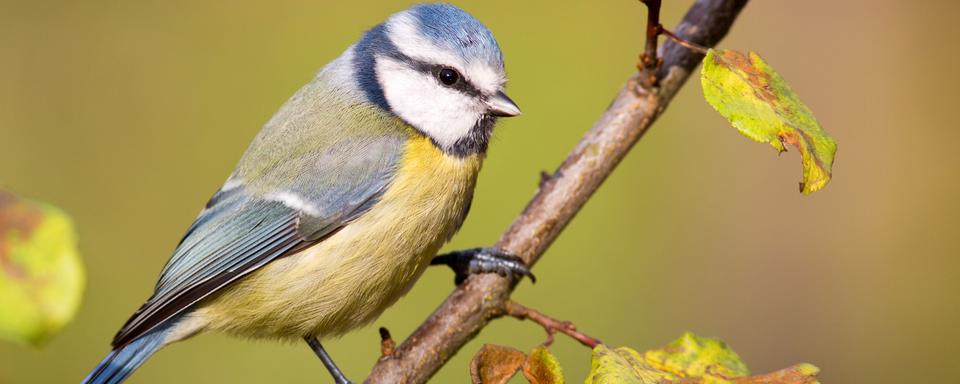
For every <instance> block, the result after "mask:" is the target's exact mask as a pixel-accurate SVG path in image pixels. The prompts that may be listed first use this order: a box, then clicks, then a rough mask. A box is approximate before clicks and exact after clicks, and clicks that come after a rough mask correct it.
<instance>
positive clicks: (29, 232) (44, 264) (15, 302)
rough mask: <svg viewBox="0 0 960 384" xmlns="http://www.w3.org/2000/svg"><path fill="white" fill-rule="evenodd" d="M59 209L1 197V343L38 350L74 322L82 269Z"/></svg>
mask: <svg viewBox="0 0 960 384" xmlns="http://www.w3.org/2000/svg"><path fill="white" fill-rule="evenodd" d="M75 238H76V237H75V234H74V229H73V223H72V222H71V221H70V218H69V217H67V215H66V214H64V213H63V212H62V211H60V210H59V209H56V208H54V207H53V206H50V205H47V204H41V203H35V202H31V201H27V200H23V199H19V198H17V197H16V196H14V195H13V194H10V193H6V192H3V191H0V338H2V339H6V340H11V341H15V342H20V343H29V344H33V345H40V344H42V343H43V342H44V341H46V340H47V339H49V338H50V337H51V336H52V335H54V334H55V333H57V332H58V331H60V329H61V328H63V326H64V325H66V324H67V323H68V322H69V321H70V320H71V319H72V318H73V316H74V314H75V313H76V311H77V308H78V307H79V306H80V300H81V297H82V295H83V286H84V274H83V265H82V264H81V262H80V256H79V254H78V252H77V245H76V240H75Z"/></svg>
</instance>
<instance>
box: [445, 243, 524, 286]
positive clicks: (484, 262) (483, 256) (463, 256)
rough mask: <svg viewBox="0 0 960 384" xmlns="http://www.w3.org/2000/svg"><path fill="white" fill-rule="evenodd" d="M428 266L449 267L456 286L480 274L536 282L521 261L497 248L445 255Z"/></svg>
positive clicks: (475, 249) (472, 249)
mask: <svg viewBox="0 0 960 384" xmlns="http://www.w3.org/2000/svg"><path fill="white" fill-rule="evenodd" d="M430 264H432V265H447V266H449V267H450V269H452V270H453V272H454V273H455V274H456V278H455V280H454V281H455V282H456V284H457V285H460V283H463V282H464V281H465V280H466V279H467V277H469V276H470V275H475V274H480V273H496V274H498V275H500V276H503V277H506V276H507V275H512V276H516V277H523V276H527V277H529V278H530V281H532V282H534V283H536V282H537V277H536V276H534V275H533V272H530V269H529V268H527V265H526V263H524V262H523V259H521V258H519V257H517V256H516V255H512V254H510V253H507V252H504V251H502V250H499V249H497V248H471V249H466V250H462V251H454V252H450V253H445V254H442V255H439V256H437V257H434V258H433V260H432V261H431V262H430Z"/></svg>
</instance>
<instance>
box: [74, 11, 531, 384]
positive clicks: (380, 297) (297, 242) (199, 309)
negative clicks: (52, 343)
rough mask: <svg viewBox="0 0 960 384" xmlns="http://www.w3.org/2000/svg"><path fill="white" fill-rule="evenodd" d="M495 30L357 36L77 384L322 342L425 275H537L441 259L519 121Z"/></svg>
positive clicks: (464, 22)
mask: <svg viewBox="0 0 960 384" xmlns="http://www.w3.org/2000/svg"><path fill="white" fill-rule="evenodd" d="M505 85H506V73H505V69H504V59H503V54H502V52H501V49H500V46H499V44H498V42H497V40H496V39H495V38H494V36H493V34H492V32H491V31H490V30H489V29H488V28H487V27H486V26H484V25H483V24H482V23H481V22H480V21H478V20H477V19H476V18H474V17H473V16H471V15H470V14H469V13H467V12H466V11H464V10H462V9H460V8H458V7H456V6H453V5H449V4H442V3H438V4H418V5H414V6H412V7H410V8H408V9H405V10H402V11H400V12H398V13H395V14H392V15H391V16H389V17H387V18H386V20H385V21H383V22H382V23H380V24H378V25H376V26H374V27H372V28H371V29H369V30H367V31H366V32H364V33H362V35H361V37H360V38H359V40H357V41H356V42H355V43H354V44H352V45H350V46H349V47H348V48H347V49H346V50H345V51H344V52H343V53H342V54H341V55H340V56H339V57H337V58H336V59H334V60H332V61H331V62H329V63H328V64H326V65H325V66H324V67H323V68H322V69H321V70H319V72H317V74H316V75H315V76H314V77H313V78H312V79H311V80H310V81H309V82H308V83H307V84H306V85H305V86H303V87H302V88H300V89H299V90H298V91H297V92H296V93H295V94H294V95H293V96H292V97H291V98H290V99H288V100H287V101H286V102H285V103H284V104H283V105H282V106H281V107H280V109H279V110H278V111H277V112H276V114H275V115H273V117H272V118H270V119H269V120H268V121H267V123H266V124H265V125H264V126H263V128H262V129H261V130H260V132H259V133H258V134H257V135H256V136H255V137H254V139H253V141H252V142H251V144H250V145H249V147H248V148H247V150H246V152H244V154H243V155H242V157H241V158H240V160H239V162H238V164H237V166H236V168H235V169H234V171H233V172H232V173H230V175H229V177H228V178H227V179H226V181H225V182H224V184H223V185H222V187H220V188H219V190H217V191H216V192H215V193H214V194H213V195H212V197H211V198H210V199H209V201H208V202H207V203H206V205H205V207H204V208H203V209H202V210H201V212H200V214H199V215H198V216H197V218H196V219H195V220H194V221H193V223H192V224H191V225H190V226H189V227H188V229H187V230H186V233H185V234H184V235H183V237H182V238H181V240H180V242H179V244H178V245H177V247H176V249H175V251H174V252H173V255H172V256H171V257H170V259H169V261H168V262H167V263H166V265H165V266H164V267H163V269H162V271H161V273H160V277H159V280H158V282H157V283H156V286H155V288H154V293H153V295H152V296H151V297H150V298H149V299H148V300H147V301H146V302H145V303H144V304H143V305H142V306H141V307H140V308H139V309H138V310H137V311H136V312H135V313H134V314H133V315H132V316H131V317H130V318H129V320H128V321H127V322H126V323H125V324H124V325H123V327H122V328H121V329H120V330H119V332H117V334H116V336H115V337H114V339H113V341H112V343H111V346H112V350H111V352H109V354H108V355H107V356H106V358H104V359H103V360H102V361H101V362H100V363H99V364H98V365H97V366H96V367H95V368H94V369H93V370H92V371H91V372H90V373H89V375H87V376H86V377H85V378H84V379H83V383H120V382H123V381H124V380H125V379H126V378H127V377H129V376H130V375H131V374H132V373H133V372H134V370H136V369H137V368H138V367H139V366H141V365H142V364H143V363H144V362H145V361H146V360H147V359H148V358H149V357H150V356H151V355H152V354H153V353H154V352H156V351H157V350H159V349H160V348H162V347H164V346H166V345H169V344H170V343H173V342H177V341H181V340H184V339H187V338H189V337H191V336H194V335H196V334H199V333H202V332H222V333H226V334H230V335H233V336H238V337H241V338H252V339H269V340H305V341H306V342H307V344H308V345H309V346H310V347H311V349H312V350H313V352H314V353H315V354H316V355H317V356H318V357H319V359H320V360H321V361H322V363H323V364H324V365H325V366H326V368H327V369H328V370H329V371H330V374H331V375H332V377H333V379H334V381H335V382H337V383H348V382H349V380H348V379H347V378H346V377H345V375H344V374H343V372H342V371H340V369H339V368H337V366H336V364H335V363H334V362H333V359H332V358H331V357H330V355H329V354H328V353H327V351H326V350H325V349H324V348H323V345H322V344H321V342H320V340H322V339H324V338H329V337H336V336H339V335H342V334H344V333H346V332H348V331H351V330H353V329H356V328H358V327H360V326H363V325H365V324H368V323H370V322H371V321H373V320H374V319H376V318H377V317H378V316H379V315H380V314H381V313H382V312H383V311H384V310H385V309H386V308H387V307H389V306H391V305H392V304H393V303H395V302H396V301H397V300H398V299H399V298H400V297H401V296H403V295H404V294H405V293H407V292H408V291H409V290H410V289H411V287H412V285H413V284H414V282H415V281H416V280H417V279H418V277H419V276H421V275H422V274H423V273H424V271H425V270H426V269H427V267H428V266H430V265H435V264H445V265H449V266H450V267H451V268H453V269H454V271H455V272H456V274H457V279H456V281H457V282H458V283H459V282H461V281H463V279H464V278H465V277H466V276H468V275H469V274H474V273H498V274H501V275H511V276H515V277H516V276H519V277H521V278H522V277H523V276H529V277H531V278H533V275H532V274H530V272H529V270H528V269H526V267H525V266H524V265H523V262H522V260H520V259H519V258H517V257H516V256H514V255H511V254H509V253H507V252H503V251H501V250H497V249H495V248H474V249H469V250H465V251H458V252H451V253H448V254H445V255H440V256H437V252H438V251H439V250H440V248H441V247H442V246H443V244H445V243H446V242H447V241H449V240H450V239H451V237H452V236H453V235H454V234H455V233H456V232H457V231H458V230H459V228H460V226H461V225H462V223H463V221H464V219H465V218H466V216H467V213H468V211H469V210H470V205H471V201H472V199H473V193H474V188H475V186H476V184H477V177H478V173H479V171H480V168H481V165H482V163H483V160H484V158H485V156H486V153H487V148H488V144H489V142H490V139H491V135H492V132H493V128H494V125H495V123H496V122H497V120H498V119H499V118H505V117H511V116H517V115H519V114H520V108H519V107H518V106H517V104H516V103H515V102H514V101H513V100H511V99H510V97H508V96H507V95H506V93H505V91H504V88H505Z"/></svg>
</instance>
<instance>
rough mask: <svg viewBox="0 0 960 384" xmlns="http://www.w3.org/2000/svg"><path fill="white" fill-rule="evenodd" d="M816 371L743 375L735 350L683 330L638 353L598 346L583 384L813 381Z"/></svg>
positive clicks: (809, 367)
mask: <svg viewBox="0 0 960 384" xmlns="http://www.w3.org/2000/svg"><path fill="white" fill-rule="evenodd" d="M818 372H819V370H818V369H817V367H814V366H812V365H810V364H800V365H797V366H794V367H791V368H787V369H784V370H781V371H777V372H774V373H770V374H766V375H759V376H749V377H748V376H747V375H749V371H748V370H747V366H746V365H745V364H744V363H743V362H742V361H741V360H740V357H739V356H737V354H736V352H734V351H733V350H732V349H730V348H729V347H727V345H726V344H725V343H724V342H722V341H720V340H716V339H708V338H702V337H698V336H696V335H694V334H692V333H686V334H684V335H683V336H681V337H680V338H679V339H677V340H676V341H674V342H672V343H670V344H669V345H667V346H666V347H663V348H661V349H656V350H652V351H647V352H646V353H643V354H641V353H639V352H637V351H635V350H633V349H630V348H626V347H621V348H617V349H610V348H609V347H607V346H605V345H599V346H597V347H596V348H594V349H593V362H592V364H591V369H590V375H589V376H587V380H586V383H587V384H614V383H616V384H620V383H624V384H670V383H675V384H761V383H764V384H770V383H778V384H814V383H817V380H816V378H815V377H814V376H815V375H816V374H817V373H818Z"/></svg>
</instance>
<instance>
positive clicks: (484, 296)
mask: <svg viewBox="0 0 960 384" xmlns="http://www.w3.org/2000/svg"><path fill="white" fill-rule="evenodd" d="M746 3H747V0H699V1H697V2H696V3H695V4H694V5H693V6H692V7H691V8H690V10H689V11H688V12H687V14H686V15H685V16H684V18H683V21H681V22H680V24H679V25H678V26H677V27H676V28H674V29H673V31H674V32H675V33H676V34H677V35H678V36H680V37H681V38H683V39H684V40H687V41H690V42H693V43H695V44H697V45H702V46H706V47H712V46H714V45H716V43H717V42H719V41H720V39H721V38H723V36H724V35H726V33H727V31H728V30H729V29H730V26H731V25H732V24H733V22H734V20H735V19H736V17H737V14H739V12H740V10H741V9H743V7H744V6H745V5H746ZM662 53H663V54H662V60H663V64H662V65H660V66H659V69H658V70H657V74H656V76H657V79H658V81H657V82H656V84H658V85H659V86H658V87H657V88H653V87H645V86H644V85H643V84H644V83H643V82H641V81H640V78H639V76H633V77H631V78H630V79H629V80H628V81H627V83H626V85H625V86H624V87H623V89H622V90H621V91H620V93H619V95H617V97H616V99H614V101H613V103H612V104H611V105H610V107H609V109H607V111H606V112H604V114H603V115H602V116H601V117H600V119H599V120H598V121H597V122H596V123H595V124H594V126H593V128H591V129H590V131H589V132H587V133H586V135H585V136H584V137H583V139H582V140H581V141H580V143H579V144H577V146H576V147H575V148H574V149H573V151H572V152H571V153H570V155H569V156H568V157H567V159H566V160H564V162H563V164H561V165H560V167H559V168H558V169H557V171H556V172H555V173H554V174H553V175H546V176H545V177H544V179H543V180H542V183H541V185H540V189H539V191H538V192H537V194H536V195H535V196H534V197H533V199H532V200H531V201H530V203H529V204H527V207H526V208H525V209H524V210H523V212H522V213H521V214H520V216H519V217H517V219H516V220H514V222H513V224H512V225H511V226H510V228H509V229H508V230H507V231H506V233H504V235H503V236H502V237H501V238H500V240H499V241H498V242H497V244H496V247H497V248H499V249H502V250H504V251H506V252H508V253H511V254H514V255H518V256H520V257H521V258H523V260H524V261H525V262H526V263H527V265H533V264H534V263H536V261H537V260H538V259H539V258H540V256H541V255H542V254H543V252H544V251H545V250H546V249H547V247H549V246H550V244H551V243H553V241H554V240H555V239H556V238H557V236H558V235H559V234H560V232H561V231H562V230H563V228H564V227H566V226H567V224H568V223H569V222H570V220H572V219H573V217H574V215H576V213H577V212H578V211H579V210H580V208H582V207H583V205H584V204H585V203H586V202H587V200H588V199H589V198H590V196H591V195H593V193H594V192H595V191H596V190H597V188H598V187H600V184H601V183H603V181H604V180H605V179H606V178H607V176H609V175H610V173H611V172H612V171H613V169H614V168H615V167H616V166H617V164H619V163H620V161H621V160H622V159H623V158H624V156H626V154H627V152H628V151H629V150H630V148H632V147H633V145H634V144H635V143H636V142H637V141H638V140H639V139H640V137H641V136H643V134H644V133H645V132H646V131H647V129H648V128H650V125H651V124H652V123H653V122H654V121H655V120H656V118H657V117H659V116H660V114H661V113H663V111H664V109H666V107H667V105H668V104H669V102H670V100H672V99H673V97H674V96H675V95H676V94H677V91H679V89H680V87H681V86H682V85H683V84H684V82H686V80H687V78H688V77H689V76H690V74H691V73H692V72H693V70H694V68H696V66H697V64H698V63H699V62H700V61H701V60H702V59H703V55H702V54H700V53H697V52H693V51H691V50H688V49H686V48H684V47H681V46H679V45H677V44H675V43H673V42H672V41H668V42H666V44H664V46H663V51H662ZM515 285H516V281H514V280H513V279H512V278H510V277H501V276H499V275H497V274H484V275H474V276H471V277H470V278H468V279H467V281H466V282H464V283H463V284H461V285H460V286H459V287H457V288H456V289H455V290H454V291H453V292H452V293H451V294H450V296H448V297H447V299H446V300H445V301H444V302H443V304H441V305H440V307H439V308H437V309H436V310H435V311H434V312H433V314H431V315H430V317H429V318H427V320H426V321H424V323H423V324H421V325H420V327H419V328H417V329H416V330H415V331H414V332H413V334H412V335H410V337H408V338H407V340H405V341H404V342H403V343H402V344H401V345H400V346H399V347H397V348H396V350H395V351H394V353H393V354H392V355H390V356H385V357H381V358H380V360H379V361H378V362H377V364H376V365H375V366H374V367H373V370H372V371H371V372H370V375H369V377H368V378H367V381H366V382H367V383H423V382H426V381H427V379H429V378H430V377H431V376H432V375H433V374H434V373H435V372H436V371H437V370H438V369H440V367H441V366H442V365H443V364H444V363H445V362H446V361H447V360H448V359H449V358H450V357H451V356H453V355H454V354H455V353H456V352H457V351H458V350H459V349H460V348H461V347H462V346H463V345H464V344H466V343H467V342H468V341H469V340H470V339H471V338H473V337H474V336H475V335H476V334H477V333H478V332H479V331H480V330H481V329H482V328H483V327H484V326H485V325H486V324H487V322H489V321H490V320H491V319H493V318H496V317H499V316H502V315H503V313H504V312H505V311H504V305H505V303H506V302H507V300H508V299H509V296H510V293H511V292H512V291H513V288H514V286H515Z"/></svg>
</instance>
